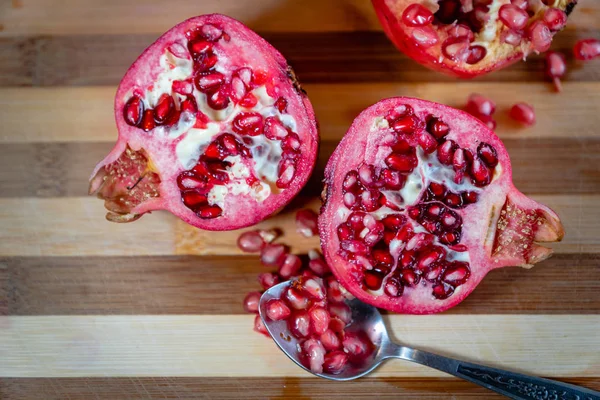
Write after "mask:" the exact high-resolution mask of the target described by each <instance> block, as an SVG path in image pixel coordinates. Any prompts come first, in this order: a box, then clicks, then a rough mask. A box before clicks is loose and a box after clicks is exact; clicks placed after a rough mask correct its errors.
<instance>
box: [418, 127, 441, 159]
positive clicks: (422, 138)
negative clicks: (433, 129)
mask: <svg viewBox="0 0 600 400" xmlns="http://www.w3.org/2000/svg"><path fill="white" fill-rule="evenodd" d="M418 142H419V146H421V148H422V149H423V151H425V153H427V154H430V153H433V152H434V151H435V149H436V148H437V141H436V140H435V138H434V137H433V136H431V135H430V134H429V133H427V132H426V131H421V132H420V133H419V137H418Z"/></svg>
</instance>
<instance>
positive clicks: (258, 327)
mask: <svg viewBox="0 0 600 400" xmlns="http://www.w3.org/2000/svg"><path fill="white" fill-rule="evenodd" d="M254 330H255V331H256V332H258V333H262V334H263V335H265V336H267V337H269V336H270V335H269V331H267V327H266V326H265V324H264V323H263V321H262V319H261V318H260V315H257V316H256V317H254Z"/></svg>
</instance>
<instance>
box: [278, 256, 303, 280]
mask: <svg viewBox="0 0 600 400" xmlns="http://www.w3.org/2000/svg"><path fill="white" fill-rule="evenodd" d="M301 268H302V260H300V257H298V256H297V255H295V254H287V255H286V256H285V259H284V260H283V263H282V264H281V267H280V268H279V275H281V277H282V278H284V279H289V278H291V277H292V276H296V275H298V272H299V271H300V269H301Z"/></svg>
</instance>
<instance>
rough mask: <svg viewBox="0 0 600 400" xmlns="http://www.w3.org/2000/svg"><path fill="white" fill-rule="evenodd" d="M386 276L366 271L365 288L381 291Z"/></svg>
mask: <svg viewBox="0 0 600 400" xmlns="http://www.w3.org/2000/svg"><path fill="white" fill-rule="evenodd" d="M384 277H385V276H384V275H383V274H381V273H379V272H377V271H374V270H371V271H365V276H364V278H363V281H364V283H365V286H366V287H367V288H368V289H371V290H379V288H381V284H382V282H383V278H384Z"/></svg>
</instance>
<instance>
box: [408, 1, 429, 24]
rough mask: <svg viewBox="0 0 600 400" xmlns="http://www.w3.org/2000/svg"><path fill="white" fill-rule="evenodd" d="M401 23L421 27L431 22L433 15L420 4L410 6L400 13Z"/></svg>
mask: <svg viewBox="0 0 600 400" xmlns="http://www.w3.org/2000/svg"><path fill="white" fill-rule="evenodd" d="M402 21H403V22H404V23H405V24H406V25H408V26H413V27H415V26H423V25H427V24H430V23H431V22H432V21H433V13H432V12H431V11H429V10H428V9H427V8H425V7H423V6H422V5H420V4H411V5H410V6H408V7H406V9H405V10H404V12H403V13H402Z"/></svg>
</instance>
